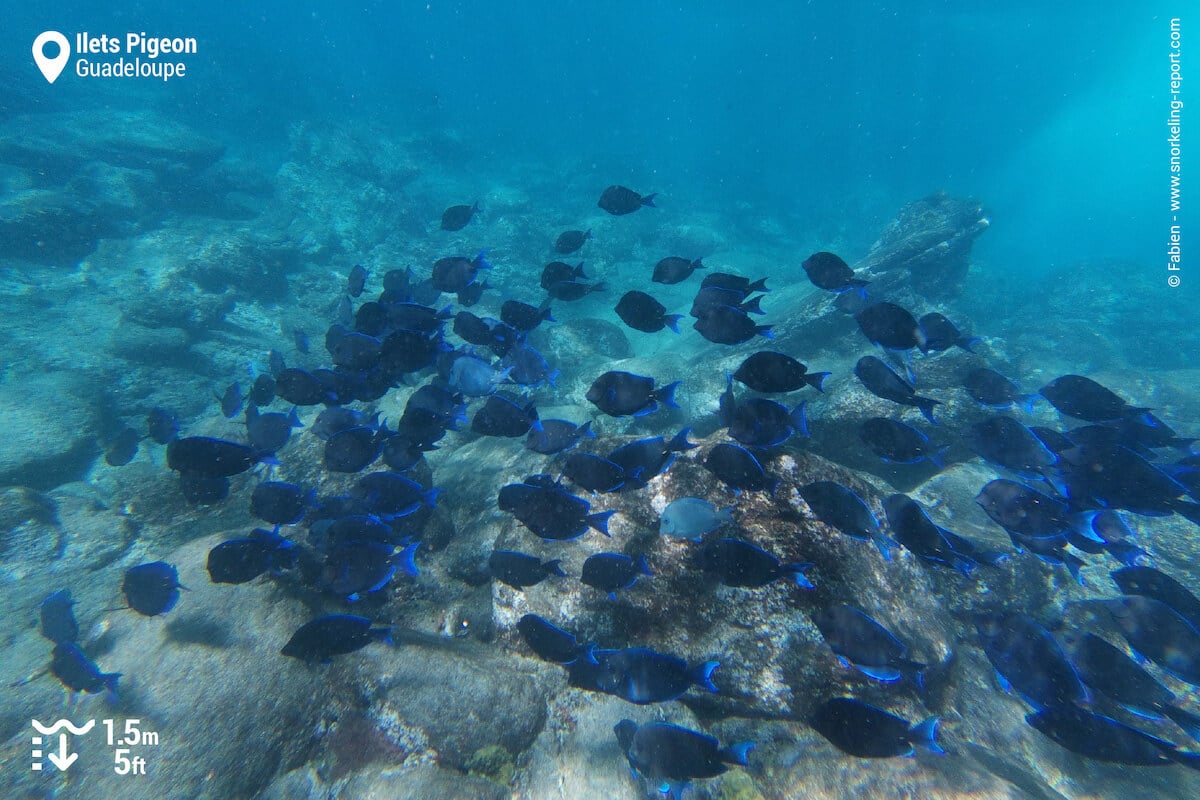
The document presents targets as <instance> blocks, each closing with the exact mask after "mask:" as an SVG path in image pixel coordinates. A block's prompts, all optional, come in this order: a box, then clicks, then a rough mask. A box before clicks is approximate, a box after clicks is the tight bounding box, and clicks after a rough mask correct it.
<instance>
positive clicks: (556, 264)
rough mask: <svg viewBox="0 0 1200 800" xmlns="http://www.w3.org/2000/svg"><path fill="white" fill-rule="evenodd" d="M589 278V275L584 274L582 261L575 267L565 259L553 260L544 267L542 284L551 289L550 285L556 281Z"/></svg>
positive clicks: (543, 286) (544, 287)
mask: <svg viewBox="0 0 1200 800" xmlns="http://www.w3.org/2000/svg"><path fill="white" fill-rule="evenodd" d="M587 279H588V276H587V275H586V274H584V271H583V262H582V261H580V262H579V263H578V264H576V265H575V266H573V267H572V266H571V265H570V264H568V263H566V262H564V261H551V262H550V263H549V264H547V265H546V266H545V267H543V268H542V278H541V286H542V288H543V289H546V290H547V291H549V289H550V287H551V286H553V285H554V284H556V283H562V282H564V281H566V282H572V281H586V280H587Z"/></svg>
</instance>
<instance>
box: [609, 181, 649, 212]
mask: <svg viewBox="0 0 1200 800" xmlns="http://www.w3.org/2000/svg"><path fill="white" fill-rule="evenodd" d="M656 196H657V193H652V194H647V195H641V194H638V193H637V192H635V191H634V190H633V189H627V188H626V187H624V186H618V185H616V184H614V185H612V186H609V187H608V188H607V189H605V190H604V191H603V192H601V193H600V199H599V200H598V201H597V202H596V205H598V206H600V208H602V209H604V210H605V211H607V212H608V213H610V214H612V215H613V216H614V217H620V216H623V215H625V214H632V213H633V212H634V211H637V210H638V209H639V208H641V207H642V206H650V207H651V208H654V198H655V197H656Z"/></svg>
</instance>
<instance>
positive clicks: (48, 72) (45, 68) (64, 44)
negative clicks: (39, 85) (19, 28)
mask: <svg viewBox="0 0 1200 800" xmlns="http://www.w3.org/2000/svg"><path fill="white" fill-rule="evenodd" d="M48 42H54V43H55V44H56V45H58V55H56V56H55V57H54V58H46V54H45V53H44V52H42V51H43V49H44V48H45V47H46V44H47V43H48ZM33 60H34V63H36V64H37V67H38V69H40V70H41V71H42V75H44V76H45V77H46V80H47V81H48V82H50V83H54V82H55V81H56V80H58V76H59V75H61V74H62V71H63V67H65V66H67V62H68V61H70V60H71V43H70V42H68V41H67V37H65V36H63V35H62V34H61V33H59V32H58V31H45V32H43V33H40V34H38V37H37V38H36V39H34V40H33Z"/></svg>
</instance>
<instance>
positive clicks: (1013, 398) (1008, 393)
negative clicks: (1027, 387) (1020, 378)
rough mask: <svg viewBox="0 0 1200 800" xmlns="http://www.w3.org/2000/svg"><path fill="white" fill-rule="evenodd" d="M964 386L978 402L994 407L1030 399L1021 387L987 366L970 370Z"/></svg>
mask: <svg viewBox="0 0 1200 800" xmlns="http://www.w3.org/2000/svg"><path fill="white" fill-rule="evenodd" d="M963 387H964V388H966V390H967V394H969V395H971V397H973V398H974V399H975V401H976V402H977V403H979V404H980V405H985V406H991V407H993V408H1008V407H1009V406H1011V405H1013V404H1014V403H1027V402H1028V401H1029V395H1025V394H1021V387H1019V386H1017V385H1016V384H1015V383H1013V382H1012V381H1010V380H1009V379H1008V378H1006V377H1004V376H1003V375H1001V374H1000V373H999V372H996V370H994V369H988V368H987V367H977V368H975V369H973V370H971V371H970V372H968V373H967V377H966V378H965V379H964V380H963Z"/></svg>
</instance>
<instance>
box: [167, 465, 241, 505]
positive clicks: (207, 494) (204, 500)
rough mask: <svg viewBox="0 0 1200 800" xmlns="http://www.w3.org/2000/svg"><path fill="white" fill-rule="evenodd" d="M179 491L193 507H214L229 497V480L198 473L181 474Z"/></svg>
mask: <svg viewBox="0 0 1200 800" xmlns="http://www.w3.org/2000/svg"><path fill="white" fill-rule="evenodd" d="M179 490H180V491H181V492H182V493H183V499H184V500H186V501H187V502H188V503H189V504H190V505H193V506H205V505H212V504H213V503H219V502H221V501H222V500H224V499H225V498H226V497H228V496H229V478H226V477H222V476H215V477H214V476H212V475H204V474H202V473H197V472H180V473H179Z"/></svg>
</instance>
